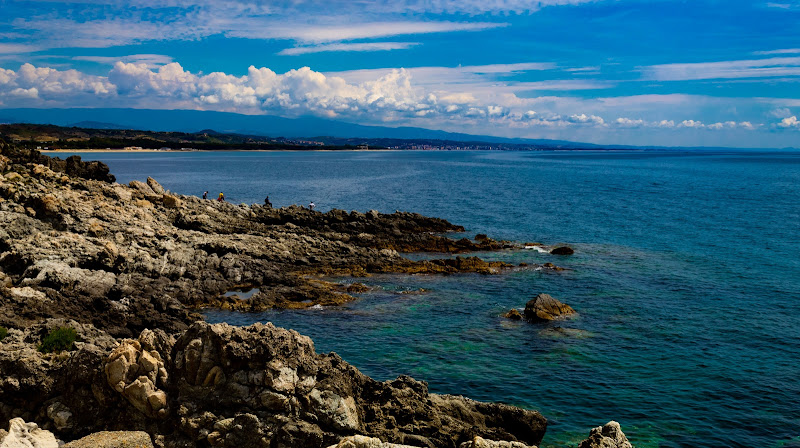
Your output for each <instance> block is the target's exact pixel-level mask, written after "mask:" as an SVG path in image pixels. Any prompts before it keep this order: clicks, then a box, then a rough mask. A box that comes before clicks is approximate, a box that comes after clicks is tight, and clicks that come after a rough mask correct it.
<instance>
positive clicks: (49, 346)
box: [37, 327, 78, 353]
mask: <svg viewBox="0 0 800 448" xmlns="http://www.w3.org/2000/svg"><path fill="white" fill-rule="evenodd" d="M76 339H78V332H77V331H75V329H74V328H71V327H58V328H55V329H53V331H51V332H50V334H48V335H47V336H45V337H44V339H42V343H41V344H39V346H38V347H37V349H38V350H39V351H40V352H42V353H52V352H60V351H63V350H72V348H73V347H74V346H75V340H76Z"/></svg>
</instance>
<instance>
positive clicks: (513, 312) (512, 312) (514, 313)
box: [503, 308, 522, 320]
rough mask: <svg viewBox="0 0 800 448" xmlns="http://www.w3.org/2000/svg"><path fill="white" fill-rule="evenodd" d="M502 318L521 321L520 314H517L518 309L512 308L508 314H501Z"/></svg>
mask: <svg viewBox="0 0 800 448" xmlns="http://www.w3.org/2000/svg"><path fill="white" fill-rule="evenodd" d="M503 317H505V318H506V319H512V320H521V319H522V314H521V313H520V312H519V310H518V309H516V308H514V309H512V310H510V311H509V312H507V313H506V314H503Z"/></svg>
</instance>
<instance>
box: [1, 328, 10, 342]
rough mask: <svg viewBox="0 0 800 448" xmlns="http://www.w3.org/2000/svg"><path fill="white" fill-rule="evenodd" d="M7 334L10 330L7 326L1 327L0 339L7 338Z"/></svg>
mask: <svg viewBox="0 0 800 448" xmlns="http://www.w3.org/2000/svg"><path fill="white" fill-rule="evenodd" d="M6 336H8V330H7V329H6V327H0V341H2V340H3V339H5V338H6Z"/></svg>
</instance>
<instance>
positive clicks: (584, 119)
mask: <svg viewBox="0 0 800 448" xmlns="http://www.w3.org/2000/svg"><path fill="white" fill-rule="evenodd" d="M568 121H570V122H571V123H581V124H594V125H603V124H605V120H603V118H601V117H598V116H597V115H586V114H572V115H570V116H569V118H568Z"/></svg>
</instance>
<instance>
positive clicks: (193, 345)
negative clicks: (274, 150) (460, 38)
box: [0, 141, 621, 448]
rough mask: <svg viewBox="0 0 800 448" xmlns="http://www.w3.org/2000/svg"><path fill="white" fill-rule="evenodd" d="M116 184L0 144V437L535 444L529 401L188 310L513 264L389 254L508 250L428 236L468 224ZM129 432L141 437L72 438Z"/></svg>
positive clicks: (311, 299) (318, 295) (327, 296)
mask: <svg viewBox="0 0 800 448" xmlns="http://www.w3.org/2000/svg"><path fill="white" fill-rule="evenodd" d="M113 180H114V178H113V176H111V175H110V174H108V168H107V167H106V166H105V165H103V164H101V163H99V162H82V161H81V160H80V159H79V158H72V159H68V160H67V161H58V160H54V159H50V158H47V157H46V156H43V155H41V154H38V153H36V152H35V151H20V150H17V149H15V148H11V147H9V146H7V145H6V144H5V143H3V142H2V141H0V326H3V327H6V328H8V329H9V330H8V336H6V337H5V338H4V339H3V340H0V427H3V426H4V422H7V421H10V420H12V419H15V420H14V422H15V423H13V424H11V425H10V426H7V428H8V429H9V431H10V432H11V434H8V435H7V434H6V433H5V431H3V430H0V438H4V437H15V434H16V432H15V431H16V429H20V428H21V431H22V433H24V434H28V435H30V434H33V432H30V431H27V429H25V428H26V426H25V425H26V424H25V423H24V421H22V420H19V418H22V419H24V420H25V421H28V422H32V423H29V424H28V425H34V424H38V425H39V426H40V427H41V428H42V429H43V430H47V431H52V432H53V433H55V435H56V436H57V437H58V438H60V439H62V440H67V441H68V440H76V439H79V438H81V437H83V436H86V435H89V434H92V433H97V432H98V431H144V432H146V433H147V434H149V435H150V437H151V438H152V442H153V444H154V445H155V446H159V447H190V446H214V447H217V446H264V447H273V448H277V447H323V446H329V445H336V444H339V446H353V447H358V446H375V443H373V442H375V441H378V443H380V441H383V442H391V443H396V444H405V445H410V446H428V447H457V446H461V445H462V444H464V445H463V446H476V447H477V446H508V447H512V446H513V447H524V446H531V445H538V444H539V442H540V441H541V439H542V437H543V435H544V432H545V428H546V420H545V419H544V418H543V417H542V416H541V415H540V414H539V413H538V412H535V411H528V410H524V409H519V408H515V407H511V406H507V405H502V404H492V403H481V402H476V401H473V400H470V399H467V398H464V397H456V396H446V395H436V394H430V393H428V389H427V384H426V383H424V382H419V381H415V380H413V379H411V378H408V377H399V378H398V379H396V380H394V381H387V382H378V381H375V380H372V379H370V378H368V377H366V376H364V375H363V374H361V373H360V372H359V371H358V370H357V369H356V368H355V367H353V366H350V365H349V364H347V363H346V362H344V361H343V360H342V359H341V358H339V357H338V356H337V355H336V354H335V353H331V354H317V353H316V352H315V351H314V347H313V343H312V342H311V340H310V339H309V338H307V337H304V336H301V335H299V334H297V333H296V332H294V331H290V330H284V329H280V328H276V327H274V326H272V325H271V324H267V325H261V324H256V325H253V326H250V327H246V328H237V327H231V326H228V325H224V324H219V325H209V324H207V323H204V322H202V318H201V316H200V315H199V314H197V313H196V312H194V311H193V310H194V309H196V308H197V307H201V306H224V305H225V304H228V307H230V308H238V309H248V310H257V309H266V308H272V307H303V306H310V305H313V304H322V305H330V304H339V303H342V302H344V301H347V300H349V299H350V297H349V296H348V295H347V294H346V293H343V292H341V291H338V290H337V289H336V288H334V287H332V286H331V285H330V284H328V283H325V282H323V281H321V280H320V279H319V276H322V275H330V274H350V275H354V276H366V275H369V274H370V273H377V272H409V273H457V272H480V273H493V272H496V271H497V270H498V269H500V268H502V267H505V265H504V264H502V263H487V262H485V261H483V260H480V259H478V258H475V257H458V258H455V259H447V260H433V261H425V262H413V261H409V260H408V259H406V258H403V257H401V256H400V255H399V253H402V252H411V251H431V252H449V253H463V252H470V251H475V250H496V249H500V248H502V247H503V243H498V242H495V241H493V240H490V239H488V238H486V239H483V238H482V239H480V240H479V241H476V242H472V241H469V240H466V239H462V240H458V241H455V240H451V239H448V238H444V237H441V236H438V235H437V234H438V233H444V232H453V231H459V230H463V229H461V228H460V227H458V226H454V225H452V224H450V223H448V222H446V221H443V220H439V219H435V218H426V217H423V216H420V215H417V214H412V213H399V212H398V213H394V214H391V215H384V214H380V213H377V212H369V213H366V214H363V213H358V212H351V213H346V212H343V211H338V210H334V211H331V212H328V213H324V214H323V213H319V212H313V211H310V210H306V209H302V208H299V207H289V208H284V209H271V208H266V207H261V206H247V205H233V204H229V203H220V202H216V201H204V200H200V199H198V198H194V197H187V196H179V195H174V194H172V193H170V192H168V191H164V190H163V189H162V188H161V187H160V185H158V183H157V182H156V181H154V180H152V179H148V182H147V183H135V184H133V185H131V186H124V185H119V184H115V183H113ZM248 287H258V288H259V289H260V292H259V293H258V294H256V295H255V296H253V297H252V298H251V299H250V300H248V301H234V302H233V303H234V305H235V306H231V305H230V300H231V299H224V298H222V294H223V293H224V292H226V291H230V290H234V289H241V288H248ZM63 326H68V327H71V328H74V329H75V330H77V334H78V339H77V342H76V343H75V349H74V350H72V351H66V352H61V353H54V354H43V353H40V352H39V351H38V350H37V345H38V344H39V343H40V342H41V341H42V338H43V337H44V335H46V334H48V333H49V332H50V331H51V330H53V329H54V328H57V327H63ZM122 338H128V339H122ZM15 428H16V429H15ZM26 431H27V432H26ZM44 432H46V431H44ZM605 432H606V431H603V434H601V435H604V434H605ZM620 433H621V431H620ZM128 436H130V437H134V438H135V437H141V433H131V434H128V435H125V434H124V433H102V434H99V435H95V436H94V438H90V439H85V440H84V441H82V442H76V444H77V445H76V446H89V445H91V444H93V443H98V442H96V441H97V440H103V441H104V442H103V443H106V442H105V441H107V440H116V438H121V439H126V437H128ZM371 438H376V439H371ZM596 438H597V439H598V441H600V442H602V441H603V439H602V438H601V437H600V435H598V436H596ZM370 441H372V442H370ZM497 441H503V442H497ZM0 443H5V441H0ZM81 443H82V444H83V445H81ZM109 443H111V442H109ZM87 444H88V445H87ZM348 444H349V445H348ZM107 446H111V445H107ZM386 446H389V445H388V444H386Z"/></svg>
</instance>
